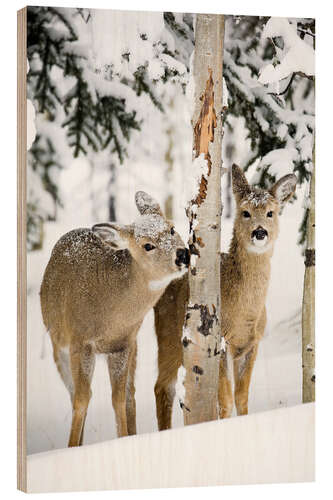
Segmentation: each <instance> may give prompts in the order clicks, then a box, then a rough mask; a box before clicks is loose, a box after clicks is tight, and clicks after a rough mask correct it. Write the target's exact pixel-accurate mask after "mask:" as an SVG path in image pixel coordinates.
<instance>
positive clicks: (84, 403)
mask: <svg viewBox="0 0 333 500" xmlns="http://www.w3.org/2000/svg"><path fill="white" fill-rule="evenodd" d="M70 355H71V357H70V361H71V372H72V376H73V381H74V395H73V414H72V426H71V432H70V436H69V442H68V446H80V445H81V444H82V441H83V432H84V423H85V420H86V415H87V410H88V405H89V401H90V398H91V389H90V384H91V378H92V375H93V371H94V366H95V353H94V351H93V349H92V347H91V345H89V344H88V345H86V346H83V347H80V348H78V349H76V348H71V353H70Z"/></svg>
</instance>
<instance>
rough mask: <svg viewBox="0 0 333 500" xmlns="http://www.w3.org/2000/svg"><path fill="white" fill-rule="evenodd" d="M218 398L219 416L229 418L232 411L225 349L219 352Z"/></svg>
mask: <svg viewBox="0 0 333 500" xmlns="http://www.w3.org/2000/svg"><path fill="white" fill-rule="evenodd" d="M218 399H219V416H220V418H229V417H230V416H231V413H232V406H233V397H232V386H231V380H230V373H229V370H228V359H227V351H223V352H222V353H221V360H220V372H219V389H218Z"/></svg>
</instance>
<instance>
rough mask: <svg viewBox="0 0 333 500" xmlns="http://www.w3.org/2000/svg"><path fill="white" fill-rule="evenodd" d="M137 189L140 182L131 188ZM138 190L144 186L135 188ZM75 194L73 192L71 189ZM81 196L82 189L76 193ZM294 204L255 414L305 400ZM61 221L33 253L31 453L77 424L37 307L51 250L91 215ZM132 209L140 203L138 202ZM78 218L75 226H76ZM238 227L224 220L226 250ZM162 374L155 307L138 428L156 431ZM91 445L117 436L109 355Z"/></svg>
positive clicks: (97, 389) (144, 356) (98, 374)
mask: <svg viewBox="0 0 333 500" xmlns="http://www.w3.org/2000/svg"><path fill="white" fill-rule="evenodd" d="M133 188H134V187H133ZM135 188H136V189H138V188H141V186H135ZM72 192H73V191H72ZM76 192H77V193H78V194H82V193H81V192H80V190H77V191H76ZM299 194H300V195H299V197H298V201H297V202H296V203H294V204H293V205H288V206H287V207H286V208H285V210H284V212H283V215H282V216H281V218H280V236H279V239H278V241H277V243H276V247H275V252H274V256H273V259H272V279H271V285H270V289H269V295H268V300H267V309H268V326H267V332H266V335H265V338H264V339H263V341H262V343H261V345H260V351H259V356H258V360H257V363H256V365H255V369H254V375H253V379H252V385H251V390H250V403H249V410H250V412H251V413H252V412H258V411H263V410H269V409H274V408H278V407H282V406H292V405H295V404H298V403H300V402H301V328H300V313H301V301H302V289H303V271H304V266H303V259H302V256H301V252H300V248H299V247H298V246H297V244H296V241H297V238H298V227H299V224H300V220H301V215H302V209H301V204H302V199H303V196H302V193H299ZM72 202H73V206H75V207H76V212H75V213H73V212H72V213H71V212H70V211H69V207H67V210H66V212H67V214H68V213H70V219H68V218H67V219H66V217H63V218H62V219H61V223H48V224H47V225H46V229H45V244H44V247H43V250H42V251H35V252H31V253H29V255H28V390H27V393H28V422H27V423H28V430H27V438H28V453H29V454H31V453H37V452H41V451H46V450H50V449H55V448H63V447H65V446H66V443H67V439H68V433H69V428H70V421H71V407H70V399H69V396H68V393H67V391H66V389H65V387H64V386H63V383H62V381H61V380H60V377H59V375H58V373H57V370H56V366H55V364H54V362H53V359H52V348H51V343H50V340H49V338H48V335H47V334H46V333H45V331H44V327H43V324H42V318H41V313H40V305H39V287H40V282H41V279H42V274H43V271H44V269H45V266H46V264H47V261H48V258H49V255H50V252H51V249H52V247H53V245H54V243H55V242H56V241H57V239H58V238H59V237H60V236H61V235H62V234H63V233H64V232H65V231H67V230H69V229H71V228H73V227H78V226H80V225H82V224H84V225H86V226H87V225H89V224H90V222H91V221H90V220H89V218H87V215H86V214H85V212H84V211H78V210H77V207H78V200H74V199H72ZM133 206H134V205H133ZM73 220H75V223H74V225H73ZM231 230H232V221H231V220H230V219H227V220H224V221H223V235H222V241H223V243H222V246H223V250H224V251H225V250H227V248H228V243H229V239H230V235H231ZM156 374H157V344H156V339H155V334H154V328H153V314H152V312H149V314H148V315H147V316H146V318H145V320H144V323H143V325H142V327H141V330H140V332H139V338H138V363H137V373H136V388H137V392H136V399H137V428H138V433H146V432H153V431H156V430H157V421H156V416H155V399H154V392H153V388H154V384H155V380H156ZM92 390H93V397H92V399H91V402H90V406H89V411H88V416H87V421H86V427H85V429H86V430H85V444H89V443H95V442H99V441H104V440H108V439H112V438H115V437H116V427H115V419H114V412H113V409H112V405H111V389H110V385H109V380H108V373H107V367H106V362H105V359H104V358H103V357H102V356H100V357H98V358H97V362H96V368H95V374H94V378H93V383H92ZM173 426H174V427H180V426H182V412H181V410H180V408H179V405H178V404H175V405H174V411H173Z"/></svg>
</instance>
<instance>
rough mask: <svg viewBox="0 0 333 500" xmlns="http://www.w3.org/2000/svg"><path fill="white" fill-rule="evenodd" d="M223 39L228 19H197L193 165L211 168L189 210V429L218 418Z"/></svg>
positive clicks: (201, 16) (185, 356)
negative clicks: (225, 22)
mask: <svg viewBox="0 0 333 500" xmlns="http://www.w3.org/2000/svg"><path fill="white" fill-rule="evenodd" d="M223 38H224V16H221V15H206V14H198V15H197V17H196V27H195V51H194V62H193V79H194V83H195V94H194V99H195V108H194V114H193V118H192V125H193V156H194V160H193V161H194V163H195V162H200V164H201V162H203V164H204V162H206V165H204V167H205V168H203V170H202V175H201V179H198V181H199V187H198V193H197V195H196V196H195V198H193V199H192V200H191V201H190V202H189V205H188V208H187V215H188V218H189V223H190V237H189V248H190V253H191V264H190V271H189V302H188V306H187V310H186V318H185V324H184V332H183V346H184V348H183V349H184V351H183V364H184V367H185V369H186V374H185V381H184V385H185V400H184V404H183V411H184V422H185V424H194V423H198V422H205V421H208V420H214V419H217V416H218V412H217V392H218V372H219V359H220V356H219V352H220V344H221V339H220V328H221V324H220V317H221V298H220V295H221V291H220V235H221V214H222V203H221V141H222V123H221V112H222V64H223ZM199 157H200V159H199ZM193 167H194V168H195V165H194V164H193Z"/></svg>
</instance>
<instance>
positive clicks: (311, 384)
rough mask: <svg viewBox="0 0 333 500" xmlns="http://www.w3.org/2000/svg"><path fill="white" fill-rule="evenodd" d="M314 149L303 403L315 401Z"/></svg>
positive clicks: (305, 287) (305, 296) (305, 280)
mask: <svg viewBox="0 0 333 500" xmlns="http://www.w3.org/2000/svg"><path fill="white" fill-rule="evenodd" d="M315 185H316V184H315V148H313V172H312V177H311V183H310V194H309V198H310V207H309V214H308V220H307V230H306V234H307V244H306V250H305V273H304V290H303V313H302V366H303V403H309V402H311V401H314V400H315V382H316V377H315Z"/></svg>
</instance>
